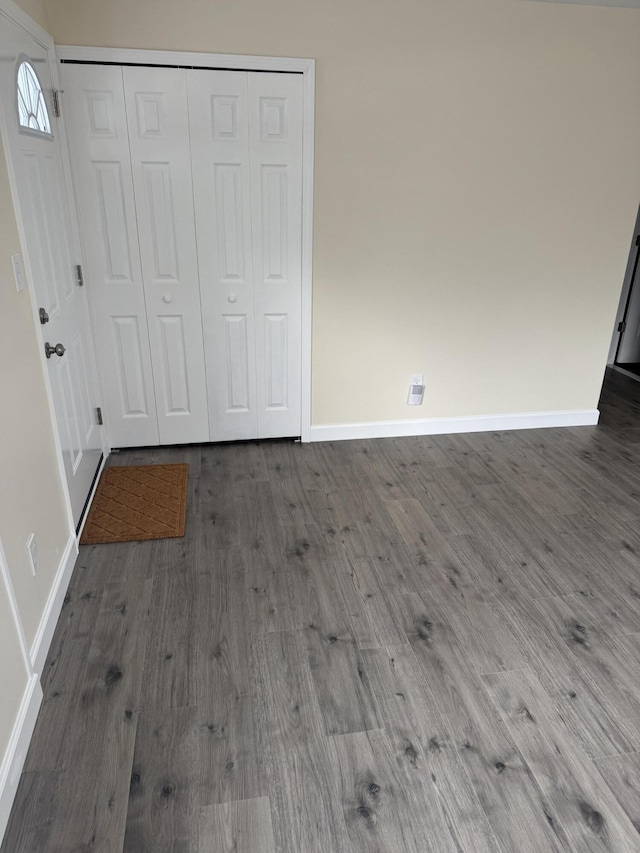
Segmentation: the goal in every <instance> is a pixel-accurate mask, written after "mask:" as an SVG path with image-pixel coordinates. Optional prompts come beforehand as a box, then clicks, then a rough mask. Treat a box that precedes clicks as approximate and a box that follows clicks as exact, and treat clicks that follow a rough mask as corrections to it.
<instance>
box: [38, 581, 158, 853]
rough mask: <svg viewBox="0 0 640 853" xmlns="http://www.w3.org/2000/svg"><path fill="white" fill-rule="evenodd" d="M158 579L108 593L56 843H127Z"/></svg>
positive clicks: (67, 767)
mask: <svg viewBox="0 0 640 853" xmlns="http://www.w3.org/2000/svg"><path fill="white" fill-rule="evenodd" d="M151 586H152V582H151V581H148V580H146V579H145V578H144V575H142V574H140V575H138V576H137V577H132V578H131V582H130V583H128V584H127V585H126V588H124V589H123V588H122V585H121V584H113V585H111V586H110V587H108V588H107V589H106V590H105V592H104V594H103V596H102V601H101V609H100V614H99V616H98V619H97V623H96V630H95V632H94V635H93V640H92V643H91V650H90V652H89V659H88V663H87V671H86V686H85V689H84V691H83V693H82V697H81V700H80V702H79V703H78V704H77V705H76V707H75V708H74V710H73V712H72V714H70V716H69V717H68V718H67V725H68V726H69V729H70V730H71V731H72V732H73V736H72V738H71V739H70V738H67V746H66V749H65V753H64V755H65V758H64V769H63V770H62V771H61V773H60V775H59V777H58V782H57V784H58V785H59V788H60V791H61V792H64V793H63V794H62V793H60V794H59V795H58V808H59V812H60V814H59V819H58V820H56V821H55V823H54V824H53V826H52V828H51V834H50V839H49V844H50V849H51V850H74V849H83V848H85V849H86V848H88V847H90V846H94V847H95V848H96V849H103V850H105V851H113V853H117V851H120V850H122V843H123V838H124V832H125V824H126V819H127V806H128V793H129V785H128V780H127V776H128V775H129V770H130V768H131V763H132V760H133V751H134V745H135V737H136V730H137V723H138V714H139V706H140V690H141V678H140V674H141V671H142V662H143V660H144V653H145V645H146V623H147V620H148V614H149V606H150V601H151Z"/></svg>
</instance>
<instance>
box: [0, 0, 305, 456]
mask: <svg viewBox="0 0 640 853" xmlns="http://www.w3.org/2000/svg"><path fill="white" fill-rule="evenodd" d="M0 2H1V0H0ZM55 51H56V55H57V57H58V60H59V61H64V60H66V61H72V62H73V61H75V62H98V63H100V62H102V63H105V64H106V63H113V64H116V65H124V64H127V63H130V64H136V65H171V66H186V67H189V68H216V69H218V68H219V69H220V70H228V71H234V70H235V71H238V70H243V71H280V72H282V71H289V72H294V73H298V74H302V91H303V102H302V108H303V119H302V120H303V133H302V269H301V273H302V312H301V313H302V316H301V323H302V325H301V348H302V352H301V376H302V387H301V413H300V414H301V438H302V441H304V442H307V441H311V346H312V322H313V298H312V297H313V172H314V138H315V69H316V63H315V60H314V59H302V58H295V57H279V56H245V55H243V54H231V53H191V52H185V51H174V50H133V49H129V48H111V47H82V46H77V45H56V48H55ZM63 115H64V110H63Z"/></svg>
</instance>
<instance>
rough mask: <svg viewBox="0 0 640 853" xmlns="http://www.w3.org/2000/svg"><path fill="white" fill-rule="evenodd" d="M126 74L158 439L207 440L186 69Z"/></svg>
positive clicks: (143, 69) (144, 69)
mask: <svg viewBox="0 0 640 853" xmlns="http://www.w3.org/2000/svg"><path fill="white" fill-rule="evenodd" d="M123 75H124V91H125V99H126V110H127V120H128V125H129V143H130V151H131V165H132V172H133V186H134V193H135V201H136V211H137V219H138V236H139V241H140V257H141V263H142V278H143V283H144V293H145V302H146V309H147V322H148V328H149V342H150V348H151V363H152V367H153V376H154V387H155V396H156V407H157V415H158V429H159V433H160V443H161V444H181V443H194V442H202V441H208V440H209V416H208V410H207V387H206V381H205V366H204V348H203V339H202V315H201V308H200V283H199V278H198V259H197V253H196V234H195V222H194V211H193V194H192V176H191V149H190V145H189V118H188V110H187V89H186V77H185V72H184V71H183V70H182V69H178V68H147V67H124V68H123Z"/></svg>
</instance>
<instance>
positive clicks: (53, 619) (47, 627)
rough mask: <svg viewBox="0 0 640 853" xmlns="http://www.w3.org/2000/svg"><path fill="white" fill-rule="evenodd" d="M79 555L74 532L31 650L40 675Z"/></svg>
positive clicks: (65, 550) (32, 662) (33, 664)
mask: <svg viewBox="0 0 640 853" xmlns="http://www.w3.org/2000/svg"><path fill="white" fill-rule="evenodd" d="M77 556H78V542H77V540H76V537H75V533H74V535H73V536H70V537H69V540H68V541H67V545H66V547H65V549H64V553H63V555H62V558H61V560H60V563H59V564H58V569H57V571H56V576H55V578H54V581H53V584H52V585H51V590H50V592H49V597H48V598H47V603H46V605H45V608H44V611H43V613H42V618H41V619H40V624H39V625H38V630H37V631H36V636H35V638H34V640H33V643H32V645H31V651H30V652H29V657H30V658H31V666H32V669H33V671H34V672H35V673H37V674H38V675H40V674H41V673H42V670H43V669H44V664H45V661H46V659H47V654H48V652H49V646H50V645H51V640H52V639H53V632H54V631H55V629H56V623H57V621H58V617H59V616H60V611H61V610H62V605H63V603H64V597H65V595H66V594H67V589H68V588H69V581H70V580H71V574H72V572H73V567H74V565H75V562H76V557H77Z"/></svg>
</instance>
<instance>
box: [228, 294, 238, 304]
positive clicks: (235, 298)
mask: <svg viewBox="0 0 640 853" xmlns="http://www.w3.org/2000/svg"><path fill="white" fill-rule="evenodd" d="M227 299H228V301H229V302H236V301H237V299H238V297H237V296H234V295H233V293H232V294H231V296H227Z"/></svg>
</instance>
